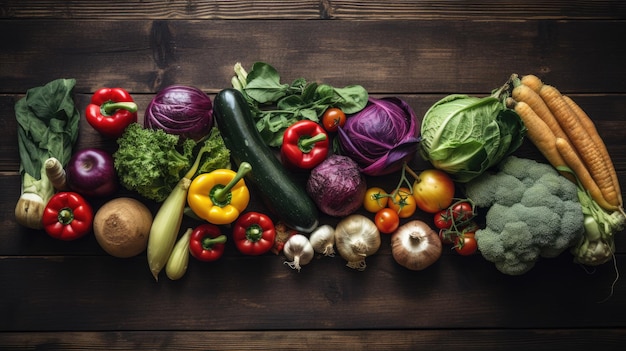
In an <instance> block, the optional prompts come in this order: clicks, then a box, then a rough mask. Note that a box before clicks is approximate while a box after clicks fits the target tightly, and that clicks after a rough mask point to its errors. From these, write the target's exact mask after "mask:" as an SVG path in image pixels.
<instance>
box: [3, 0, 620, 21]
mask: <svg viewBox="0 0 626 351" xmlns="http://www.w3.org/2000/svg"><path fill="white" fill-rule="evenodd" d="M285 4H286V3H285V1H276V0H274V1H271V0H253V1H229V0H216V1H183V0H175V1H167V2H165V1H159V0H147V1H146V0H132V1H120V0H116V1H107V2H96V1H93V2H92V1H89V2H86V1H61V0H29V1H20V0H4V1H3V2H2V3H0V5H1V6H0V18H47V19H66V20H75V19H95V20H101V19H104V18H107V19H111V18H115V19H119V20H134V19H142V18H151V19H194V20H195V19H304V20H311V19H339V20H361V19H368V20H398V19H427V20H432V19H475V20H493V19H506V20H525V19H624V18H625V17H626V5H625V4H624V3H623V2H622V1H615V0H613V1H564V0H559V1H549V2H546V1H540V0H531V1H523V2H520V1H498V0H484V1H445V0H440V1H420V0H404V1H388V2H381V1H376V0H365V1H363V0H361V1H355V0H348V1H340V0H297V1H289V2H288V5H289V6H286V5H285Z"/></svg>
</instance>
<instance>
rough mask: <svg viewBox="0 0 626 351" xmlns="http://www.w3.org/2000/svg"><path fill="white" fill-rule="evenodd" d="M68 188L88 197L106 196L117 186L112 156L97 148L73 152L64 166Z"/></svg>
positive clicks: (112, 192) (114, 190) (113, 191)
mask: <svg viewBox="0 0 626 351" xmlns="http://www.w3.org/2000/svg"><path fill="white" fill-rule="evenodd" d="M65 173H66V175H67V184H68V186H69V188H70V189H71V190H73V191H75V192H77V193H79V194H81V195H84V196H88V197H106V196H110V195H113V194H115V192H116V191H117V189H118V187H119V182H118V180H117V174H116V173H115V168H114V166H113V157H112V156H111V155H110V154H109V153H108V152H106V151H104V150H100V149H97V148H87V149H82V150H79V151H77V152H76V153H74V155H72V158H71V159H70V161H69V162H68V164H67V166H66V167H65Z"/></svg>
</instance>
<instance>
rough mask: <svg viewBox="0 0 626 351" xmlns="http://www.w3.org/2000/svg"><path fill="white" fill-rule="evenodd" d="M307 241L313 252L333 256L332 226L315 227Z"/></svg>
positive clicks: (333, 236)
mask: <svg viewBox="0 0 626 351" xmlns="http://www.w3.org/2000/svg"><path fill="white" fill-rule="evenodd" d="M309 241H310V242H311V245H312V246H313V250H314V251H315V252H317V253H320V254H324V256H330V257H333V256H335V248H334V245H335V229H334V228H333V227H332V226H330V225H328V224H324V225H322V226H319V227H317V229H315V230H314V231H313V233H311V235H309Z"/></svg>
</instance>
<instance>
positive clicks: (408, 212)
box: [387, 188, 417, 218]
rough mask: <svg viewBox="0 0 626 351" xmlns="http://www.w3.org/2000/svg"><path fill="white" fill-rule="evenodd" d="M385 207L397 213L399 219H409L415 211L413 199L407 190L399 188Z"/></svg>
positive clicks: (415, 206)
mask: <svg viewBox="0 0 626 351" xmlns="http://www.w3.org/2000/svg"><path fill="white" fill-rule="evenodd" d="M387 207H389V208H391V209H392V210H394V211H396V213H398V216H399V217H400V218H408V217H411V216H412V215H413V214H414V213H415V211H416V210H417V204H416V201H415V197H414V196H413V195H412V194H411V190H409V189H408V188H400V189H398V192H397V193H396V195H395V196H394V197H393V200H390V201H389V203H388V204H387Z"/></svg>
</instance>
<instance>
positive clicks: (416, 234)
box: [391, 220, 441, 271]
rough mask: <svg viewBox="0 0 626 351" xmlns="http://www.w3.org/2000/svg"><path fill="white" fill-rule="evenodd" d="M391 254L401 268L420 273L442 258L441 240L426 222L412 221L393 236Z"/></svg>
mask: <svg viewBox="0 0 626 351" xmlns="http://www.w3.org/2000/svg"><path fill="white" fill-rule="evenodd" d="M391 253H392V256H393V258H394V260H395V261H396V262H397V263H398V264H400V265H401V266H403V267H406V268H408V269H410V270H414V271H420V270H423V269H425V268H426V267H428V266H430V265H432V264H433V263H435V262H436V261H437V260H438V259H439V257H441V240H440V239H439V236H438V234H437V233H436V232H435V231H434V230H433V229H432V228H430V227H429V226H428V225H427V224H426V223H425V222H422V221H420V220H412V221H410V222H407V223H406V224H403V225H402V226H401V227H400V228H398V230H396V231H395V232H394V233H393V234H392V236H391Z"/></svg>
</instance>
